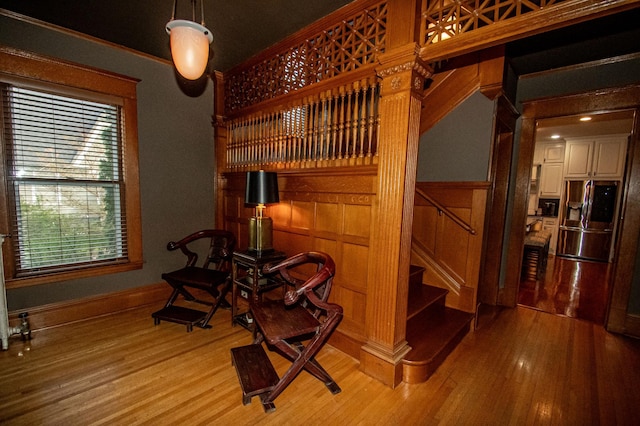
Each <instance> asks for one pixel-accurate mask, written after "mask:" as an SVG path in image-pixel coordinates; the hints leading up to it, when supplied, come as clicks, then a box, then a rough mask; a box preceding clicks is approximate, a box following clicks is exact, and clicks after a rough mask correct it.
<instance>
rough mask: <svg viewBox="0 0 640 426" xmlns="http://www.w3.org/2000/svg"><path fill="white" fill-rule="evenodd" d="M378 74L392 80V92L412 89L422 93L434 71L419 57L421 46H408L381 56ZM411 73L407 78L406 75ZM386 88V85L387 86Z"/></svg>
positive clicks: (384, 78)
mask: <svg viewBox="0 0 640 426" xmlns="http://www.w3.org/2000/svg"><path fill="white" fill-rule="evenodd" d="M379 60H380V65H379V66H378V67H377V68H376V73H377V74H378V76H379V77H380V78H382V79H383V81H384V80H388V81H389V80H390V82H391V87H390V88H391V89H392V90H394V91H395V90H402V89H405V90H406V89H412V90H415V91H420V92H422V90H423V88H424V80H426V79H427V78H429V77H431V76H432V75H433V69H432V68H431V66H429V65H428V64H427V63H425V62H424V61H423V60H422V59H420V56H419V46H418V45H417V44H408V45H406V46H403V47H400V48H397V49H393V50H390V51H388V52H385V53H384V54H383V55H381V56H380V58H379ZM409 72H410V73H411V75H410V76H409V77H408V78H407V77H404V76H403V75H404V74H407V73H409ZM385 86H386V85H385Z"/></svg>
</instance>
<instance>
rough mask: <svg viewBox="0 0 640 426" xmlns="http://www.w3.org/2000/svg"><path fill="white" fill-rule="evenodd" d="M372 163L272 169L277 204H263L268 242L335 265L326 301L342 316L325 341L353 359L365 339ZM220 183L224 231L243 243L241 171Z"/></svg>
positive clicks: (247, 214) (244, 210)
mask: <svg viewBox="0 0 640 426" xmlns="http://www.w3.org/2000/svg"><path fill="white" fill-rule="evenodd" d="M375 177H376V168H375V167H373V166H372V167H359V168H356V169H349V170H337V169H336V170H332V169H323V170H320V171H278V186H279V189H280V203H278V204H276V205H271V206H268V207H267V209H266V212H265V214H266V215H267V216H269V217H271V219H272V220H273V245H274V248H275V249H277V250H282V251H284V252H285V253H287V254H288V255H294V254H296V253H300V252H304V251H310V250H316V251H323V252H326V253H328V254H329V255H330V256H331V257H332V258H333V259H334V261H335V263H336V277H335V279H334V282H333V290H332V292H331V296H330V300H331V301H332V302H334V303H337V304H339V305H341V306H342V307H343V309H344V316H343V319H342V322H341V323H340V325H339V327H338V329H337V330H336V332H335V333H334V335H333V336H332V337H331V340H330V343H331V344H332V345H334V346H335V347H337V348H338V349H340V350H342V351H343V352H345V353H348V354H349V355H351V356H353V357H356V358H357V357H359V354H360V347H361V346H362V345H363V344H364V342H365V312H366V296H367V268H368V265H369V260H370V253H369V238H370V227H371V205H372V202H373V197H374V190H373V187H374V179H375ZM223 182H224V185H223V187H222V192H223V196H222V197H223V199H224V221H225V222H224V224H223V227H224V228H225V229H229V230H232V231H233V232H234V233H236V237H237V238H238V245H239V247H240V248H241V249H244V248H246V247H247V242H248V240H247V234H246V231H247V221H248V218H249V217H250V216H251V215H252V209H250V208H247V207H245V206H244V185H245V174H244V173H226V174H225V175H224V179H223Z"/></svg>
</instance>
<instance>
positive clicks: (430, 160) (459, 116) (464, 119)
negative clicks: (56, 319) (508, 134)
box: [417, 92, 494, 182]
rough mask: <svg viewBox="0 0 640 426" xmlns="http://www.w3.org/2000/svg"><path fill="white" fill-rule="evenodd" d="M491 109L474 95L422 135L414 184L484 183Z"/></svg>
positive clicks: (486, 169) (478, 94)
mask: <svg viewBox="0 0 640 426" xmlns="http://www.w3.org/2000/svg"><path fill="white" fill-rule="evenodd" d="M425 108H429V105H425ZM493 110H494V103H493V101H491V100H489V99H487V98H486V97H485V96H484V95H482V94H481V93H480V92H476V93H474V94H473V95H471V96H470V97H469V98H468V99H466V100H465V101H464V102H462V103H461V104H460V105H458V106H457V107H456V108H455V109H454V110H453V111H451V112H450V113H449V114H447V116H446V117H444V118H443V119H442V120H440V121H439V122H438V123H436V125H435V126H433V127H432V128H431V129H429V131H427V132H425V133H423V134H422V135H421V136H420V148H419V152H418V172H417V181H418V182H482V181H486V180H487V178H488V169H489V156H490V150H491V137H492V133H493ZM461 123H463V124H462V125H461Z"/></svg>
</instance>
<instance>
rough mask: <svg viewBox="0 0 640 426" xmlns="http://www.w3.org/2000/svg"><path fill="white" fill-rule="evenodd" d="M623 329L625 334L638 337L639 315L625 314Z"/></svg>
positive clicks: (639, 335)
mask: <svg viewBox="0 0 640 426" xmlns="http://www.w3.org/2000/svg"><path fill="white" fill-rule="evenodd" d="M624 329H625V331H624V334H626V335H627V336H630V337H635V338H636V339H640V315H630V314H627V317H626V320H625V324H624Z"/></svg>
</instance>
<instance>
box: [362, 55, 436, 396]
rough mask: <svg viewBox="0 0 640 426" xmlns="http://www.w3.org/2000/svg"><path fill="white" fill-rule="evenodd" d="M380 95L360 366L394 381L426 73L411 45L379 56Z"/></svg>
mask: <svg viewBox="0 0 640 426" xmlns="http://www.w3.org/2000/svg"><path fill="white" fill-rule="evenodd" d="M380 62H381V66H380V67H379V68H378V70H377V73H378V76H379V77H381V79H382V81H381V84H380V90H381V97H380V105H379V108H380V109H379V113H380V138H379V146H378V154H379V161H378V177H377V182H376V189H377V190H376V193H377V196H376V198H375V200H374V203H373V206H372V208H373V220H372V228H371V239H370V241H371V244H370V250H371V252H372V253H376V256H375V262H371V263H370V264H369V268H368V288H367V307H366V327H365V332H366V336H367V342H366V344H365V345H364V346H363V347H362V348H361V357H360V359H361V369H362V370H364V372H365V373H367V374H369V375H371V376H373V377H375V378H377V379H378V380H380V381H382V382H383V383H385V384H387V385H389V386H392V387H395V386H396V385H397V384H398V383H400V381H401V380H402V358H403V357H404V356H405V355H406V354H407V352H408V351H409V350H410V349H411V348H410V347H409V345H408V344H407V341H406V319H407V298H408V288H409V266H410V265H409V263H410V262H409V259H410V254H411V228H412V225H413V201H414V200H413V199H414V193H415V181H416V163H417V158H418V142H419V136H420V134H419V133H420V111H421V103H422V91H423V90H422V89H423V87H424V80H425V79H426V78H427V77H429V76H430V75H431V70H430V68H429V67H428V65H425V64H424V63H423V62H422V61H421V60H420V59H419V57H418V48H417V45H414V44H409V45H405V46H403V47H400V48H397V49H393V50H390V51H388V52H387V53H385V54H384V55H382V56H381V58H380Z"/></svg>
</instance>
